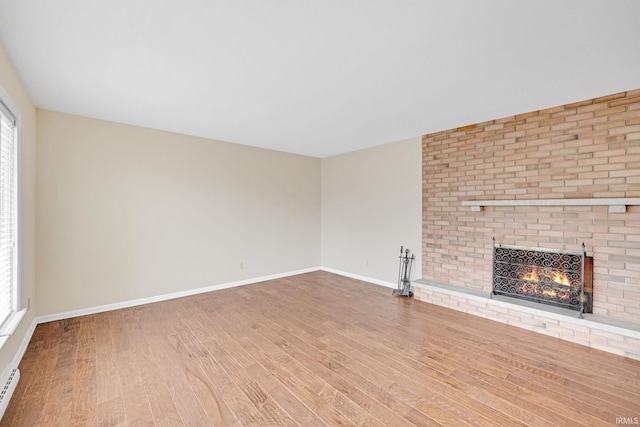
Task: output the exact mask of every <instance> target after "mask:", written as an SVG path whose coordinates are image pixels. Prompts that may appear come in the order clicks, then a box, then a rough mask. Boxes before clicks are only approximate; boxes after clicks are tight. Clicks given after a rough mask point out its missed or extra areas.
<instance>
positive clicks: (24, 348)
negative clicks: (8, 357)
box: [13, 318, 38, 367]
mask: <svg viewBox="0 0 640 427" xmlns="http://www.w3.org/2000/svg"><path fill="white" fill-rule="evenodd" d="M36 326H38V319H37V318H34V319H33V320H32V321H31V325H29V329H27V333H26V334H24V338H22V342H21V343H20V347H18V351H16V354H15V355H14V356H13V366H16V367H17V366H18V365H19V364H20V361H21V360H22V356H24V353H25V352H26V351H27V347H28V346H29V342H30V341H31V337H32V336H33V332H34V331H35V330H36Z"/></svg>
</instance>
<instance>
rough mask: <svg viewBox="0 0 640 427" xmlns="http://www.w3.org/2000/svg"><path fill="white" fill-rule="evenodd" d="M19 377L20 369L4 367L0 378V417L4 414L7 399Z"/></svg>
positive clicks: (7, 402) (9, 398)
mask: <svg viewBox="0 0 640 427" xmlns="http://www.w3.org/2000/svg"><path fill="white" fill-rule="evenodd" d="M19 379H20V370H19V369H18V368H17V367H11V366H9V367H8V368H7V369H5V371H4V373H3V375H2V378H0V381H2V382H1V383H0V387H2V389H1V390H0V419H2V416H3V415H4V411H6V410H7V406H9V400H11V396H12V395H13V392H14V391H15V389H16V386H17V385H18V380H19Z"/></svg>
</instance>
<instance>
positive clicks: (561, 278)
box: [552, 271, 571, 286]
mask: <svg viewBox="0 0 640 427" xmlns="http://www.w3.org/2000/svg"><path fill="white" fill-rule="evenodd" d="M552 280H553V281H554V282H556V283H557V284H559V285H562V286H571V282H570V281H569V278H568V277H567V275H566V274H564V273H560V272H559V271H555V272H554V273H553V278H552Z"/></svg>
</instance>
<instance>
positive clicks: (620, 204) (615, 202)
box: [462, 197, 640, 213]
mask: <svg viewBox="0 0 640 427" xmlns="http://www.w3.org/2000/svg"><path fill="white" fill-rule="evenodd" d="M638 205H640V197H628V198H617V199H604V198H593V199H519V200H464V201H463V202H462V206H470V207H471V210H472V211H476V212H479V211H481V210H482V208H483V207H484V206H609V212H611V213H623V212H626V211H627V206H638Z"/></svg>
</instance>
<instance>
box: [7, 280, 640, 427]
mask: <svg viewBox="0 0 640 427" xmlns="http://www.w3.org/2000/svg"><path fill="white" fill-rule="evenodd" d="M20 370H21V379H20V381H19V383H18V387H17V389H16V391H15V393H14V395H13V398H12V400H11V402H10V404H9V407H8V408H7V411H6V412H5V415H4V417H3V419H2V420H0V426H67V425H86V426H94V425H96V426H97V425H118V426H125V425H127V426H186V425H193V426H206V425H215V426H228V425H230V426H264V425H292V426H293V425H300V426H305V427H306V426H339V425H344V426H354V425H367V426H369V425H371V426H383V425H390V426H396V425H403V426H404V425H417V426H429V425H433V426H438V425H443V426H449V425H469V426H494V425H500V426H524V425H526V426H529V425H542V426H549V425H566V426H570V425H577V426H580V425H582V426H600V425H603V426H604V425H615V424H616V420H617V418H619V417H636V416H640V399H638V398H637V397H638V396H640V362H638V361H636V360H632V359H628V358H623V357H620V356H615V355H612V354H608V353H604V352H602V351H598V350H594V349H589V348H585V347H582V346H579V345H576V344H573V343H570V342H566V341H561V340H558V339H556V338H552V337H549V336H545V335H540V334H536V333H533V332H531V331H526V330H522V329H518V328H514V327H511V326H508V325H505V324H501V323H496V322H492V321H490V320H486V319H481V318H478V317H474V316H471V315H468V314H464V313H460V312H457V311H452V310H448V309H445V308H442V307H437V306H432V305H429V304H426V303H422V302H419V301H415V300H412V299H407V298H396V297H392V296H391V290H390V289H387V288H383V287H380V286H375V285H371V284H368V283H365V282H362V281H359V280H354V279H350V278H346V277H343V276H338V275H335V274H331V273H327V272H321V271H318V272H313V273H307V274H302V275H298V276H292V277H287V278H282V279H276V280H271V281H268V282H264V283H257V284H253V285H247V286H242V287H237V288H232V289H226V290H221V291H216V292H211V293H206V294H201V295H194V296H191V297H185V298H179V299H174V300H170V301H164V302H159V303H155V304H148V305H144V306H138V307H131V308H127V309H123V310H117V311H112V312H108V313H99V314H94V315H89V316H83V317H77V318H73V319H65V320H61V321H57V322H50V323H46V324H41V325H38V326H37V328H36V330H35V332H34V334H33V337H32V339H31V342H30V343H29V346H28V348H27V351H26V353H25V355H24V357H23V359H22V361H21V363H20Z"/></svg>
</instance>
